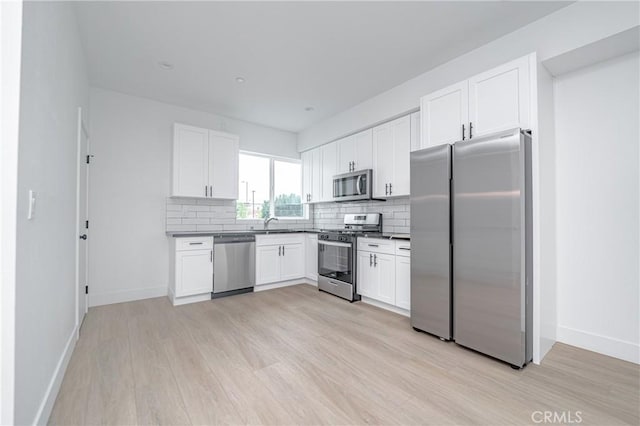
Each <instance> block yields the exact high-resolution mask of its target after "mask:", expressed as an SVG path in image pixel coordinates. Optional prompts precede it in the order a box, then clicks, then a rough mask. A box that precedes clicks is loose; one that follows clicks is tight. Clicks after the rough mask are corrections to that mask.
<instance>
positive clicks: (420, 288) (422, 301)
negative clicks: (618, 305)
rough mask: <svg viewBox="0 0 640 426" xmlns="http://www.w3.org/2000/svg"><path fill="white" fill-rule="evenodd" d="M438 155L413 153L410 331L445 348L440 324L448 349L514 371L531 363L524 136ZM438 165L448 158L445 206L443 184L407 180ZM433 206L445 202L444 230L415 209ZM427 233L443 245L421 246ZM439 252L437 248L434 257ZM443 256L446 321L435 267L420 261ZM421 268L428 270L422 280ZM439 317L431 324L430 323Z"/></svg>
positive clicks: (429, 212)
mask: <svg viewBox="0 0 640 426" xmlns="http://www.w3.org/2000/svg"><path fill="white" fill-rule="evenodd" d="M447 149H448V147H447V146H445V147H444V148H443V147H434V148H429V149H426V150H422V151H417V152H414V153H412V163H411V178H412V180H411V185H412V188H411V189H412V192H411V227H412V229H411V232H412V238H411V239H412V241H411V243H412V247H411V249H412V250H411V255H412V258H411V265H412V272H411V298H412V301H411V308H412V312H411V315H412V325H413V326H414V327H416V328H418V329H421V330H424V331H427V332H430V333H433V334H436V335H438V336H440V337H443V338H447V336H446V335H443V334H441V332H439V330H440V329H441V328H442V325H441V323H442V322H443V321H445V322H446V321H447V319H449V320H450V323H449V326H450V329H451V328H452V335H451V336H450V337H451V338H453V339H454V340H455V341H456V343H458V344H460V345H462V346H466V347H468V348H471V349H474V350H476V351H478V352H482V353H484V354H487V355H490V356H492V357H495V358H498V359H500V360H503V361H505V362H507V363H509V364H511V365H513V366H515V367H522V366H523V365H524V364H526V363H527V362H529V361H530V360H531V358H532V329H531V323H532V318H531V316H532V309H531V308H532V306H531V298H532V245H531V242H532V227H531V226H532V217H531V211H532V209H531V192H532V191H531V136H530V134H529V133H527V132H525V131H521V130H520V129H514V130H509V131H505V132H500V133H497V134H494V135H491V136H487V137H483V138H478V139H471V140H468V141H461V142H456V143H455V144H453V146H452V147H451V148H449V149H450V150H451V151H447ZM447 156H449V157H450V158H451V161H450V163H449V167H450V169H449V172H448V173H449V176H450V177H451V179H450V192H449V196H448V197H447V196H446V195H447V194H446V193H445V194H443V190H442V188H443V187H444V186H443V184H440V185H439V187H438V188H437V190H432V189H429V188H430V187H431V186H432V185H431V184H425V182H424V181H423V182H422V183H421V182H420V181H417V182H414V180H413V178H414V176H416V177H417V178H418V179H420V178H419V176H420V175H421V174H422V175H423V176H424V177H426V176H428V175H430V174H431V173H434V174H435V173H436V170H442V167H443V166H442V164H441V163H439V162H438V161H435V160H434V157H438V158H441V162H443V163H445V164H446V161H447V160H446V158H447ZM436 164H437V165H436ZM427 169H429V170H430V171H425V170H427ZM444 176H446V174H445V172H443V176H441V177H440V178H437V179H433V181H432V182H433V183H435V182H436V181H438V179H440V180H441V181H442V180H443V177H444ZM414 188H415V190H416V191H417V192H416V193H415V194H414V192H413V190H414ZM420 188H422V189H420ZM436 200H441V201H439V204H438V205H440V206H441V207H444V206H445V205H446V204H447V202H446V200H448V201H449V205H450V210H449V218H450V222H449V223H448V224H447V223H446V222H445V221H443V220H442V218H441V216H442V213H441V212H439V211H438V214H436V211H435V210H433V209H425V208H424V206H425V205H426V204H429V203H430V204H431V205H435V203H438V202H437V201H436ZM414 206H415V208H414ZM421 206H422V207H421ZM421 208H422V210H421ZM414 212H415V214H416V215H415V216H414ZM414 221H415V225H414ZM436 224H438V226H440V227H441V230H440V232H439V233H438V232H436V231H435V230H430V231H428V232H427V234H428V235H431V236H434V235H442V234H443V233H446V231H447V228H448V230H449V238H450V240H449V244H448V246H447V247H444V246H445V241H444V239H443V238H431V240H430V241H428V242H424V241H420V240H422V239H423V238H426V235H425V231H426V230H429V229H431V228H432V227H435V225H436ZM414 229H415V232H416V235H415V236H414V235H413V233H414ZM421 233H422V234H423V235H421ZM438 244H441V246H439V247H435V246H436V245H438ZM447 248H448V249H449V250H450V253H451V255H450V258H449V262H450V265H451V267H450V275H449V278H450V281H449V283H450V286H449V291H450V293H449V294H450V301H452V303H450V304H449V305H448V306H449V309H451V310H452V314H451V313H449V314H447V313H446V312H445V311H446V309H443V307H442V305H441V304H442V300H441V298H440V300H439V297H438V296H437V295H438V294H441V293H442V291H443V289H446V284H445V279H446V276H445V275H444V274H443V271H444V269H443V268H442V264H438V267H437V268H436V267H433V266H432V265H433V263H434V261H435V260H430V259H428V257H429V256H432V257H433V256H434V253H438V254H439V255H440V256H442V253H445V250H446V249H447ZM434 259H438V257H437V256H435V258H434ZM413 265H416V268H415V269H416V272H415V274H414V270H413V269H414V266H413ZM423 268H426V269H427V270H425V271H422V272H421V269H423ZM434 277H438V279H434ZM414 279H415V281H414ZM414 295H415V298H416V300H415V301H414ZM436 304H438V305H437V306H436ZM414 309H416V312H415V313H414ZM427 312H430V313H427ZM438 312H441V314H439V316H438V318H437V320H436V319H433V320H431V319H430V317H431V316H433V315H436V314H437V313H438ZM414 315H415V317H416V320H415V321H414V319H413V317H414ZM427 320H428V321H427ZM445 329H446V327H445Z"/></svg>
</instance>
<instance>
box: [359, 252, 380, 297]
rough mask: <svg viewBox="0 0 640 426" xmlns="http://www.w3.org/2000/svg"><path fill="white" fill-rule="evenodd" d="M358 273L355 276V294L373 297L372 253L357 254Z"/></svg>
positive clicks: (374, 291)
mask: <svg viewBox="0 0 640 426" xmlns="http://www.w3.org/2000/svg"><path fill="white" fill-rule="evenodd" d="M356 264H357V265H358V272H357V276H356V286H357V292H358V294H359V295H361V296H365V297H374V296H375V293H376V290H375V282H374V280H375V277H374V276H373V274H372V271H373V253H370V252H366V251H359V252H358V260H357V262H356Z"/></svg>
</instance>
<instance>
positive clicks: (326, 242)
mask: <svg viewBox="0 0 640 426" xmlns="http://www.w3.org/2000/svg"><path fill="white" fill-rule="evenodd" d="M318 244H320V245H325V246H334V247H346V248H351V244H349V243H338V242H334V241H318Z"/></svg>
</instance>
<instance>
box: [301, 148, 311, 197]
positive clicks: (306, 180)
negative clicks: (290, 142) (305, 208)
mask: <svg viewBox="0 0 640 426" xmlns="http://www.w3.org/2000/svg"><path fill="white" fill-rule="evenodd" d="M312 157H313V155H312V153H311V151H305V152H303V153H302V154H300V159H301V160H302V202H303V203H308V202H310V201H311V191H312V190H311V180H312V176H313V173H312V167H313V163H312Z"/></svg>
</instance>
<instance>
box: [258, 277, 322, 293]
mask: <svg viewBox="0 0 640 426" xmlns="http://www.w3.org/2000/svg"><path fill="white" fill-rule="evenodd" d="M298 284H308V285H312V286H316V287H317V286H318V283H317V282H315V281H311V280H309V279H307V278H300V279H297V280H290V281H282V282H279V283H271V284H262V285H257V286H255V287H254V288H253V291H254V292H258V291H264V290H273V289H274V288H281V287H289V286H291V285H298Z"/></svg>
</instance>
